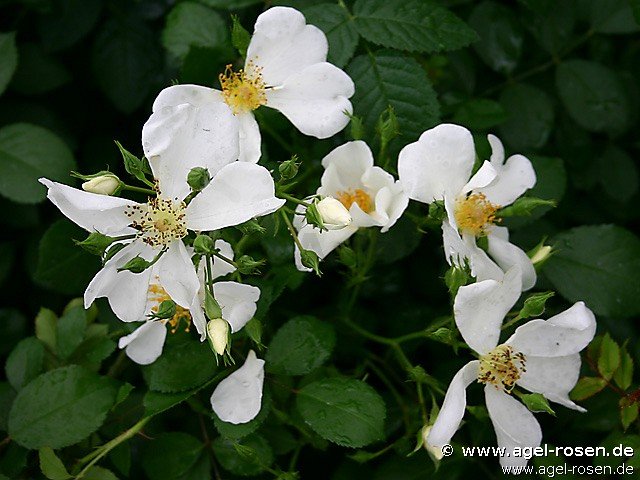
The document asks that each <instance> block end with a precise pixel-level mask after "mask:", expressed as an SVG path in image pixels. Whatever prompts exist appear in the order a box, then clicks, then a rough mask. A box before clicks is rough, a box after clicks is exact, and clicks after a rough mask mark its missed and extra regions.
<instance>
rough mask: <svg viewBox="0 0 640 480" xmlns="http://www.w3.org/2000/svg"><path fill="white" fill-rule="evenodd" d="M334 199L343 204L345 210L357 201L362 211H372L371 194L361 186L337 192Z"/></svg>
mask: <svg viewBox="0 0 640 480" xmlns="http://www.w3.org/2000/svg"><path fill="white" fill-rule="evenodd" d="M336 199H337V200H338V201H339V202H340V203H341V204H342V205H344V206H345V208H346V209H347V210H349V209H350V208H351V205H353V204H354V203H357V204H358V206H359V207H360V208H361V209H362V211H363V212H364V213H370V212H371V211H373V200H372V199H371V196H370V195H369V194H368V193H367V192H365V191H364V190H362V189H361V188H356V189H355V190H347V191H345V192H338V193H337V195H336Z"/></svg>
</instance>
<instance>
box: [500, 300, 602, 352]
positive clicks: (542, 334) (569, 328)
mask: <svg viewBox="0 0 640 480" xmlns="http://www.w3.org/2000/svg"><path fill="white" fill-rule="evenodd" d="M595 333H596V318H595V316H594V315H593V312H592V311H591V310H589V309H588V308H587V307H586V306H585V304H584V303H583V302H577V303H575V304H574V305H573V306H572V307H571V308H569V309H567V310H565V311H564V312H562V313H560V314H558V315H556V316H554V317H551V318H550V319H549V320H546V321H545V320H539V319H538V320H531V321H530V322H527V323H525V324H524V325H522V326H520V327H518V328H517V329H516V331H515V332H514V333H513V335H512V336H511V338H509V340H507V341H506V342H505V343H507V344H509V345H511V346H513V348H514V349H515V350H517V351H519V352H522V353H524V354H525V355H533V356H536V357H564V356H567V355H572V354H574V353H578V352H579V351H580V350H582V349H583V348H585V347H586V346H587V345H588V344H589V342H590V341H591V340H592V339H593V336H594V335H595Z"/></svg>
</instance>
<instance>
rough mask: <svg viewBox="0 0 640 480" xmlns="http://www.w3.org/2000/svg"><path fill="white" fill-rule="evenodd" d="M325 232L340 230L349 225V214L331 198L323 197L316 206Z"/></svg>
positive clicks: (350, 219)
mask: <svg viewBox="0 0 640 480" xmlns="http://www.w3.org/2000/svg"><path fill="white" fill-rule="evenodd" d="M316 208H317V209H318V213H320V216H321V217H322V223H323V224H324V227H325V228H326V229H327V230H341V229H343V228H344V227H347V226H349V225H351V221H352V218H351V214H350V213H349V210H347V209H346V207H345V206H344V205H343V204H342V203H340V202H339V201H338V200H336V199H335V198H333V197H325V198H323V199H322V200H320V201H319V202H318V204H317V205H316Z"/></svg>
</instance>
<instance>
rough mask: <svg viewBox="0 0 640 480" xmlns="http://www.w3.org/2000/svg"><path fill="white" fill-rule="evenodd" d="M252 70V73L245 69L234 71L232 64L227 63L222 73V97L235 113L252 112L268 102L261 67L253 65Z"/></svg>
mask: <svg viewBox="0 0 640 480" xmlns="http://www.w3.org/2000/svg"><path fill="white" fill-rule="evenodd" d="M251 72H252V73H251V75H248V74H247V72H246V71H245V70H240V71H238V72H234V71H233V69H232V68H231V65H227V68H225V71H224V73H222V74H220V77H219V78H220V85H221V86H222V97H223V98H224V101H225V102H226V103H227V105H229V107H231V110H232V111H233V113H234V114H238V113H246V112H250V111H252V110H255V109H256V108H258V107H259V106H260V105H265V104H266V103H267V96H266V93H265V92H266V87H265V84H264V81H263V80H262V74H261V73H260V72H261V68H260V67H254V66H251Z"/></svg>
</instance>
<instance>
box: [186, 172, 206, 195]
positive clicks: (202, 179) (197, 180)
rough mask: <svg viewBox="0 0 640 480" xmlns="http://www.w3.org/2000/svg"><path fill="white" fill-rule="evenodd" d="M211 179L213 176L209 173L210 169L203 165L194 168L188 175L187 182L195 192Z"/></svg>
mask: <svg viewBox="0 0 640 480" xmlns="http://www.w3.org/2000/svg"><path fill="white" fill-rule="evenodd" d="M210 181H211V176H210V175H209V171H208V170H207V169H206V168H203V167H195V168H192V169H191V170H189V174H188V175H187V183H188V184H189V186H190V187H191V190H193V191H194V192H199V191H200V190H202V189H203V188H204V187H206V186H207V185H209V182H210Z"/></svg>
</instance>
